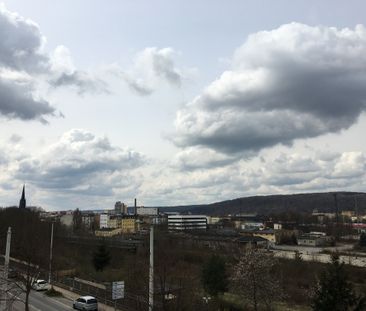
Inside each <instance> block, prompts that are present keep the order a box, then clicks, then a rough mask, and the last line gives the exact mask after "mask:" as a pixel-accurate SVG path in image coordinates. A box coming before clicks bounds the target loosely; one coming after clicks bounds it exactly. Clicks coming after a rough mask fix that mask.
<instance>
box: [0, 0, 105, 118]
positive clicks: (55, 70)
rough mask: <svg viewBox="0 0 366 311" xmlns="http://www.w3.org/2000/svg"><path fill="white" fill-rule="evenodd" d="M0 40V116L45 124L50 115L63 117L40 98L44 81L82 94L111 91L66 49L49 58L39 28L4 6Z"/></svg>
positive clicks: (1, 7) (59, 50)
mask: <svg viewBox="0 0 366 311" xmlns="http://www.w3.org/2000/svg"><path fill="white" fill-rule="evenodd" d="M0 38H1V40H0V115H2V116H5V117H6V118H9V119H21V120H39V121H41V122H43V123H47V120H46V118H47V117H49V116H60V115H62V113H57V114H56V113H55V108H54V107H52V105H51V104H50V103H49V102H48V101H47V100H46V99H44V98H42V96H41V95H40V94H41V93H42V92H41V91H40V84H41V82H42V81H43V82H46V84H47V81H48V82H49V83H50V84H51V85H52V86H53V87H60V86H72V87H73V88H74V89H76V90H77V92H78V93H79V94H83V93H85V92H89V91H91V92H93V93H100V92H103V93H105V92H108V91H107V86H106V84H105V82H104V81H102V80H101V79H97V78H95V77H93V76H92V75H91V74H90V73H88V72H85V71H80V70H77V69H76V68H75V66H74V65H73V64H72V59H71V55H70V53H69V51H68V50H67V48H66V47H63V46H60V47H57V48H56V49H55V51H54V53H53V55H52V57H50V55H49V54H47V53H46V52H45V50H44V46H45V42H46V38H45V37H44V36H43V35H42V33H41V31H40V28H39V26H38V25H37V24H36V23H35V22H33V21H31V20H29V19H26V18H24V17H22V16H20V15H19V14H18V13H14V12H11V11H9V10H7V9H6V7H5V5H3V4H0ZM44 80H46V81H44Z"/></svg>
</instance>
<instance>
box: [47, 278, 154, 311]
mask: <svg viewBox="0 0 366 311" xmlns="http://www.w3.org/2000/svg"><path fill="white" fill-rule="evenodd" d="M80 280H81V279H78V278H70V277H66V278H61V279H54V281H53V284H54V285H56V286H58V287H61V288H64V289H66V290H69V291H71V292H74V293H77V294H79V295H81V296H84V295H91V296H94V297H96V298H97V299H98V301H99V302H101V303H104V304H106V305H109V306H111V307H115V308H117V309H118V310H123V311H136V310H147V307H148V300H147V298H145V297H142V296H138V295H133V294H129V293H125V298H123V299H120V300H117V301H114V300H112V287H111V285H110V284H109V286H106V289H102V288H101V286H98V287H97V286H93V283H94V282H90V281H86V280H81V281H80Z"/></svg>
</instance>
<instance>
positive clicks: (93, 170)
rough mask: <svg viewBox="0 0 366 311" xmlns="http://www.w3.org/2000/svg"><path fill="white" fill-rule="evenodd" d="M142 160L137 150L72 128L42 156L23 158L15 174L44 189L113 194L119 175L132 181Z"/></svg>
mask: <svg viewBox="0 0 366 311" xmlns="http://www.w3.org/2000/svg"><path fill="white" fill-rule="evenodd" d="M143 163H144V157H143V156H142V155H141V154H140V153H138V152H136V151H133V150H130V149H122V148H119V147H116V146H113V145H111V143H110V142H109V140H108V139H107V138H106V137H96V136H95V135H94V134H92V133H90V132H88V131H86V130H82V129H73V130H70V131H68V132H66V133H64V134H63V135H62V137H61V138H60V140H59V141H58V142H56V143H55V144H53V145H51V146H50V147H48V148H47V149H46V150H45V151H44V152H43V153H42V154H41V155H40V156H34V157H32V158H28V159H25V160H22V161H20V162H19V164H18V166H17V168H16V170H15V172H14V174H15V176H16V178H17V179H20V180H25V181H27V182H30V183H33V184H35V185H36V186H37V187H39V188H42V189H51V190H52V189H53V190H55V191H65V192H73V193H74V192H75V193H80V194H85V193H88V194H92V195H98V194H99V195H100V194H101V193H104V195H110V194H111V193H112V192H113V188H119V187H121V186H123V183H121V181H119V182H116V181H115V179H116V178H117V175H118V178H121V179H125V180H129V179H130V180H131V179H133V177H132V176H130V172H131V171H132V170H133V169H135V168H137V167H139V166H141V165H142V164H143ZM113 178H114V179H113ZM108 181H113V183H112V184H111V183H109V182H108ZM95 189H99V191H96V190H95Z"/></svg>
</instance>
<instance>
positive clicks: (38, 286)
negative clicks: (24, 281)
mask: <svg viewBox="0 0 366 311" xmlns="http://www.w3.org/2000/svg"><path fill="white" fill-rule="evenodd" d="M32 288H33V289H34V290H37V291H40V290H48V289H50V284H48V283H47V282H46V281H45V280H35V281H34V282H33V284H32Z"/></svg>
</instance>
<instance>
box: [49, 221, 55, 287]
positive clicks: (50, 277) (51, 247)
mask: <svg viewBox="0 0 366 311" xmlns="http://www.w3.org/2000/svg"><path fill="white" fill-rule="evenodd" d="M53 224H54V223H53V222H52V223H51V242H50V263H49V269H48V270H49V271H48V283H49V284H51V285H52V283H51V281H52V252H53Z"/></svg>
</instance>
